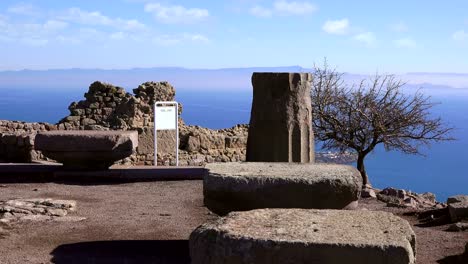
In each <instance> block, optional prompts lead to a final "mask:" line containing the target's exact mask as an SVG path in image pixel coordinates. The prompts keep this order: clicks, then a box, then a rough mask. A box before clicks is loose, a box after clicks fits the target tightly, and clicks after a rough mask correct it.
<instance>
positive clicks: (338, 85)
mask: <svg viewBox="0 0 468 264" xmlns="http://www.w3.org/2000/svg"><path fill="white" fill-rule="evenodd" d="M403 85H404V83H403V82H402V81H401V80H398V79H396V78H395V77H394V76H393V75H376V76H375V77H374V78H373V79H370V80H362V81H361V82H359V83H358V84H356V85H351V86H350V85H346V84H345V83H344V81H343V78H342V74H340V73H337V72H336V71H335V70H329V69H328V67H327V65H326V62H325V66H324V68H323V69H319V68H317V67H315V73H314V78H313V81H312V92H311V96H312V112H313V126H314V132H315V137H316V139H317V140H319V141H322V142H323V148H324V149H328V150H331V149H335V150H339V151H341V152H344V151H349V150H352V151H355V152H356V153H357V169H358V170H359V172H360V173H361V176H362V179H363V185H364V186H370V182H369V178H368V176H367V173H366V167H365V165H364V159H365V158H366V156H367V155H368V154H369V153H371V152H372V151H373V150H374V149H375V147H376V146H377V145H379V144H383V145H384V146H385V149H386V150H387V151H389V150H398V151H401V152H403V153H407V154H421V152H420V151H419V149H420V146H422V145H426V146H428V145H430V143H432V142H438V141H444V140H452V138H451V137H450V136H449V132H450V131H451V130H452V129H453V128H451V127H448V126H446V125H444V124H443V122H442V120H441V118H440V117H439V118H434V117H432V116H431V113H430V109H431V108H432V107H433V106H434V105H435V104H434V103H433V102H431V101H430V97H429V96H425V95H424V94H422V93H421V92H420V91H418V92H417V93H415V94H414V95H407V94H403V93H402V92H401V89H400V88H401V87H402V86H403Z"/></svg>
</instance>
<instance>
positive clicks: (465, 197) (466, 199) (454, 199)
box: [447, 195, 468, 204]
mask: <svg viewBox="0 0 468 264" xmlns="http://www.w3.org/2000/svg"><path fill="white" fill-rule="evenodd" d="M461 202H468V195H455V196H451V197H449V198H447V204H452V203H461Z"/></svg>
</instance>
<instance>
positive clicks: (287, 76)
mask: <svg viewBox="0 0 468 264" xmlns="http://www.w3.org/2000/svg"><path fill="white" fill-rule="evenodd" d="M311 80H312V75H311V74H309V73H254V74H253V75H252V85H253V101H252V110H251V116H250V126H249V137H248V141H247V157H246V160H247V161H251V162H314V134H313V131H312V114H311V110H312V105H311V99H310V81H311Z"/></svg>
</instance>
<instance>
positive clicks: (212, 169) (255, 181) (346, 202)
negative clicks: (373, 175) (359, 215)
mask: <svg viewBox="0 0 468 264" xmlns="http://www.w3.org/2000/svg"><path fill="white" fill-rule="evenodd" d="M206 169H207V170H208V173H207V175H206V176H205V177H204V179H203V196H204V203H205V206H206V207H207V208H208V209H210V210H211V211H213V212H215V213H217V214H220V215H225V214H227V213H229V212H232V211H246V210H252V209H257V208H315V209H343V208H349V209H352V207H354V206H356V205H357V201H358V199H359V197H360V192H361V185H362V178H361V176H360V174H359V172H358V171H357V170H356V169H355V168H354V167H351V166H346V165H332V164H310V163H309V164H306V163H262V162H241V163H213V164H207V165H206Z"/></svg>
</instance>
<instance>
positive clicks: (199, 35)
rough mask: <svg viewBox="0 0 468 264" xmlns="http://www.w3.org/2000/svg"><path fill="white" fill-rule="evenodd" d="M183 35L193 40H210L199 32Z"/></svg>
mask: <svg viewBox="0 0 468 264" xmlns="http://www.w3.org/2000/svg"><path fill="white" fill-rule="evenodd" d="M185 37H186V38H188V39H190V40H192V41H194V42H200V43H209V42H210V40H209V39H208V38H207V37H205V36H203V35H201V34H185Z"/></svg>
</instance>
